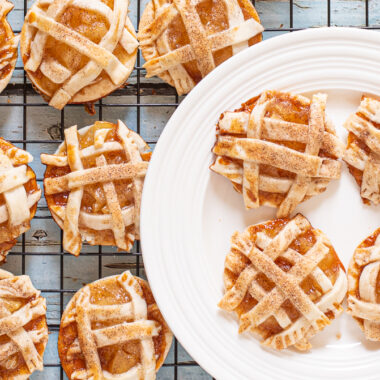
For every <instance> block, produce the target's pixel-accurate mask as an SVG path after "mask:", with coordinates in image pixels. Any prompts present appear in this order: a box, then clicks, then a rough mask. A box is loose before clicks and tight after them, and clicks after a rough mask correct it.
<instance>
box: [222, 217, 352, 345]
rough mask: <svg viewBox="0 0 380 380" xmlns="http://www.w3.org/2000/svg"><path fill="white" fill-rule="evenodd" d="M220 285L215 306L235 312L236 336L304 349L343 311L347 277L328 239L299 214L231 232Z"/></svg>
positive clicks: (263, 342) (265, 343) (266, 343)
mask: <svg viewBox="0 0 380 380" xmlns="http://www.w3.org/2000/svg"><path fill="white" fill-rule="evenodd" d="M224 286H225V294H224V296H223V298H222V300H221V301H220V302H219V307H220V308H222V309H224V310H227V311H229V312H235V313H236V314H237V316H238V318H239V322H240V326H239V332H243V331H251V332H254V333H256V334H258V336H259V337H261V338H262V344H263V345H264V346H267V347H271V348H274V349H278V350H281V349H284V348H288V347H291V346H294V347H296V348H297V349H299V350H307V349H309V348H311V344H310V343H309V339H310V338H311V337H313V336H314V335H315V334H317V333H318V332H319V331H321V330H323V329H324V327H325V326H327V325H329V324H330V323H331V321H332V320H333V319H335V318H336V317H338V316H339V315H340V314H341V313H342V311H343V308H342V305H341V304H342V301H343V299H344V297H345V295H346V291H347V279H346V274H345V272H344V268H343V265H342V263H341V262H340V260H339V258H338V256H337V254H336V252H335V250H334V248H333V246H332V245H331V242H330V241H329V239H328V238H327V236H326V235H325V234H324V233H323V232H321V231H320V230H317V229H315V228H313V227H312V226H311V225H310V223H309V222H308V220H307V219H306V218H305V217H304V216H302V215H301V214H298V215H297V216H295V217H294V218H293V219H286V218H283V219H275V220H271V221H268V222H265V223H260V224H256V225H252V226H249V227H248V228H247V229H246V230H245V231H243V232H242V233H240V232H235V233H234V234H233V235H232V238H231V250H230V252H229V253H228V254H227V257H226V260H225V267H224Z"/></svg>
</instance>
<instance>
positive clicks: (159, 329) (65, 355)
mask: <svg viewBox="0 0 380 380" xmlns="http://www.w3.org/2000/svg"><path fill="white" fill-rule="evenodd" d="M171 341H172V333H171V332H170V330H169V328H168V326H167V325H166V323H165V321H164V319H163V317H162V315H161V313H160V311H159V309H158V307H157V305H156V303H155V301H154V298H153V295H152V293H151V291H150V288H149V285H148V284H147V282H145V281H144V280H142V279H140V278H138V277H134V276H132V275H131V273H130V272H129V271H127V272H124V273H123V274H121V275H117V276H112V277H107V278H103V279H101V280H98V281H95V282H93V283H91V284H89V285H87V286H85V287H84V288H82V289H81V290H79V291H78V292H77V293H76V294H75V296H74V297H73V298H72V300H71V301H70V303H69V304H68V305H67V308H66V310H65V312H64V313H63V315H62V320H61V328H60V331H59V340H58V352H59V356H60V359H61V363H62V366H63V369H64V370H65V372H66V374H67V376H68V378H69V379H70V380H74V379H78V380H79V379H81V380H85V379H89V380H90V379H107V380H112V379H114V380H118V379H136V380H137V379H139V380H152V379H155V378H156V372H157V371H158V369H159V368H160V367H161V365H162V363H163V361H164V360H165V357H166V355H167V353H168V351H169V348H170V345H171Z"/></svg>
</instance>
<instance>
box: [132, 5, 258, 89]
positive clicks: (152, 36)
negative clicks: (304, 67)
mask: <svg viewBox="0 0 380 380" xmlns="http://www.w3.org/2000/svg"><path fill="white" fill-rule="evenodd" d="M263 30H264V28H263V27H262V26H261V24H260V20H259V16H258V15H257V12H256V10H255V8H254V7H253V5H252V3H251V2H250V1H249V0H226V1H223V0H202V1H196V2H191V1H172V0H161V1H152V0H151V1H149V3H148V4H147V6H146V8H145V10H144V13H143V15H142V17H141V21H140V25H139V33H138V38H139V42H140V46H141V52H142V55H143V57H144V59H145V61H146V63H145V64H144V65H143V67H144V68H145V69H146V72H147V74H146V76H147V78H150V77H152V76H154V75H157V76H159V77H160V78H161V79H163V80H164V81H165V82H167V83H169V84H170V85H171V86H174V87H175V88H176V90H177V92H178V95H182V94H187V93H188V92H189V91H190V90H191V89H192V88H193V87H194V86H195V85H196V84H197V83H198V82H199V81H200V80H201V79H202V78H204V77H205V76H206V75H207V74H208V73H209V72H210V71H212V70H213V69H214V68H215V67H216V66H218V65H220V64H221V63H222V62H224V61H225V60H226V59H228V58H230V57H231V56H233V55H235V54H237V53H238V52H240V51H241V50H243V49H245V48H247V47H248V46H251V45H253V44H255V43H257V42H260V41H261V40H262V36H261V32H262V31H263Z"/></svg>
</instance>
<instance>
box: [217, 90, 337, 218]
mask: <svg viewBox="0 0 380 380" xmlns="http://www.w3.org/2000/svg"><path fill="white" fill-rule="evenodd" d="M326 99H327V97H326V95H324V94H316V95H313V97H312V100H311V101H310V100H309V99H308V98H306V97H304V96H301V95H295V94H290V93H283V92H277V91H266V92H264V93H262V94H261V96H259V97H256V98H253V99H251V100H250V101H248V102H247V103H245V104H243V105H242V107H241V108H240V109H238V110H236V111H233V112H231V111H227V112H224V113H223V114H222V115H221V117H220V119H219V122H218V126H217V140H216V144H215V146H214V149H213V152H214V153H215V155H216V159H215V162H214V163H213V165H212V166H211V169H212V170H213V171H214V172H216V173H219V174H221V175H223V176H225V177H226V178H228V179H229V180H230V181H231V182H232V184H233V186H234V188H235V190H237V191H238V192H240V193H242V194H243V199H244V204H245V207H246V208H247V209H250V208H256V207H259V206H261V205H268V206H272V207H277V208H278V211H277V216H278V217H284V216H288V215H289V214H290V213H291V212H292V211H293V210H294V209H295V208H296V206H297V205H298V204H299V203H301V202H303V201H305V200H307V199H309V198H311V197H312V196H313V195H316V194H318V193H321V192H323V191H324V190H325V189H326V186H327V185H328V183H329V182H330V180H331V179H335V178H339V177H340V172H341V163H340V162H339V161H338V160H337V159H338V158H339V157H341V156H342V155H343V151H344V146H343V144H342V143H341V142H340V140H339V139H338V138H337V136H336V134H335V130H334V127H333V125H332V123H331V122H330V121H329V119H328V118H327V117H326V115H325V107H326Z"/></svg>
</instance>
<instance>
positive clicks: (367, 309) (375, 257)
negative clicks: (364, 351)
mask: <svg viewBox="0 0 380 380" xmlns="http://www.w3.org/2000/svg"><path fill="white" fill-rule="evenodd" d="M379 270H380V228H378V229H377V230H376V231H375V232H374V233H373V234H372V235H370V236H369V237H368V238H366V239H365V240H363V241H362V242H361V243H360V244H359V246H358V247H357V248H356V250H355V252H354V255H353V257H352V259H351V262H350V265H349V267H348V271H347V276H348V293H347V294H348V308H347V312H348V313H349V314H351V315H352V316H353V317H354V318H355V320H356V321H357V322H358V323H359V326H360V328H361V329H362V330H363V332H364V334H365V337H366V338H367V339H369V340H374V341H380V302H379V297H378V288H379V282H378V279H379Z"/></svg>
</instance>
